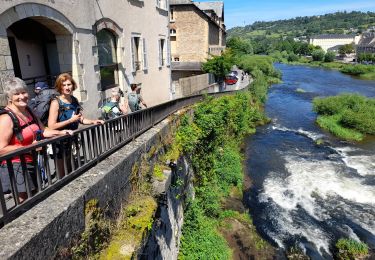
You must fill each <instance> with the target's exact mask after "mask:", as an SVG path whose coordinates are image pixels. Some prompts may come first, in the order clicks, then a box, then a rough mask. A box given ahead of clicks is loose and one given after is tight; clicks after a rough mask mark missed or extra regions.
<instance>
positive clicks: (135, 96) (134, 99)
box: [128, 83, 147, 112]
mask: <svg viewBox="0 0 375 260" xmlns="http://www.w3.org/2000/svg"><path fill="white" fill-rule="evenodd" d="M130 88H131V90H132V91H131V92H130V93H129V94H128V104H129V108H130V110H131V111H132V112H135V111H137V110H140V109H141V106H140V103H142V105H143V106H144V107H147V105H146V102H145V101H144V100H143V98H142V96H141V94H140V91H141V88H140V87H138V85H137V84H134V83H132V84H130Z"/></svg>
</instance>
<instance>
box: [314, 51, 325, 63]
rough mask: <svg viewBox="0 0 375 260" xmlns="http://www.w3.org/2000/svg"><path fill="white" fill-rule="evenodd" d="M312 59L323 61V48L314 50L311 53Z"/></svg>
mask: <svg viewBox="0 0 375 260" xmlns="http://www.w3.org/2000/svg"><path fill="white" fill-rule="evenodd" d="M311 56H312V58H313V60H314V61H323V60H324V51H323V50H315V51H313V52H312V54H311Z"/></svg>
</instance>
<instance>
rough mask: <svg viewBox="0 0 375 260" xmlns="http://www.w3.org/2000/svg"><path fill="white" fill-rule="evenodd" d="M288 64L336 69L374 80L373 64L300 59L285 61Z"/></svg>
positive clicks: (374, 69)
mask: <svg viewBox="0 0 375 260" xmlns="http://www.w3.org/2000/svg"><path fill="white" fill-rule="evenodd" d="M286 64H289V65H305V66H311V67H320V68H325V69H334V70H338V71H340V72H342V73H344V74H348V75H351V76H355V77H358V78H359V79H363V80H375V65H364V64H347V63H342V62H323V61H310V60H307V59H300V61H296V62H286Z"/></svg>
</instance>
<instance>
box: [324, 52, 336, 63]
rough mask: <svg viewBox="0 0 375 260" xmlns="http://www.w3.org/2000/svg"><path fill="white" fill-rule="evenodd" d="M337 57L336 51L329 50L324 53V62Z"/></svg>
mask: <svg viewBox="0 0 375 260" xmlns="http://www.w3.org/2000/svg"><path fill="white" fill-rule="evenodd" d="M335 58H336V53H334V52H333V51H327V53H326V54H325V55H324V62H332V61H334V60H335Z"/></svg>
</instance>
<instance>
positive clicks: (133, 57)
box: [130, 37, 135, 72]
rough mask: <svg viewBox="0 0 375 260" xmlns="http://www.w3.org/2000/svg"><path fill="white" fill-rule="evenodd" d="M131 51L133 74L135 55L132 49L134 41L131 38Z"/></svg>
mask: <svg viewBox="0 0 375 260" xmlns="http://www.w3.org/2000/svg"><path fill="white" fill-rule="evenodd" d="M130 45H131V51H132V71H133V72H135V53H134V48H135V41H134V37H132V38H131V43H130Z"/></svg>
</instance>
